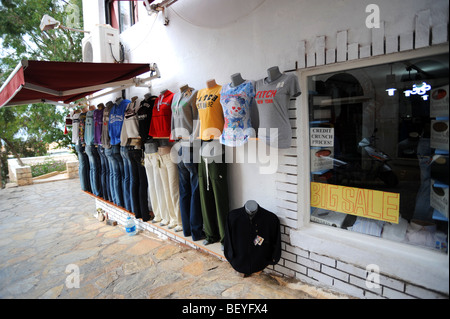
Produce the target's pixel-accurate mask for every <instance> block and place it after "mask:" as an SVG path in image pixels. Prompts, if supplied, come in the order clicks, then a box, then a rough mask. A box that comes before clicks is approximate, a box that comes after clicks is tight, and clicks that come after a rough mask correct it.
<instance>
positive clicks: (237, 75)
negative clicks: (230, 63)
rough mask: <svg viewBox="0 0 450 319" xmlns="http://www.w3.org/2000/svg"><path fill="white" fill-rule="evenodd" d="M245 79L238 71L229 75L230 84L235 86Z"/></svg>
mask: <svg viewBox="0 0 450 319" xmlns="http://www.w3.org/2000/svg"><path fill="white" fill-rule="evenodd" d="M244 82H245V80H244V79H243V78H242V76H241V74H240V73H235V74H233V75H232V76H231V86H233V87H237V86H239V85H241V84H242V83H244Z"/></svg>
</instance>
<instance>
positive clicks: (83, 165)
mask: <svg viewBox="0 0 450 319" xmlns="http://www.w3.org/2000/svg"><path fill="white" fill-rule="evenodd" d="M75 150H76V151H77V154H78V176H79V177H80V185H81V189H82V190H84V191H86V192H91V183H90V181H89V159H88V156H87V155H86V152H85V148H84V145H79V144H76V145H75Z"/></svg>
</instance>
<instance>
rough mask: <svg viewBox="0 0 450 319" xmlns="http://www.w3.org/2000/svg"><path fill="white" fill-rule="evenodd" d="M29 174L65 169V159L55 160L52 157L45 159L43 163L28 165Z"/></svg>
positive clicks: (41, 173) (34, 174)
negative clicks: (29, 168)
mask: <svg viewBox="0 0 450 319" xmlns="http://www.w3.org/2000/svg"><path fill="white" fill-rule="evenodd" d="M30 167H31V176H33V177H37V176H41V175H44V174H48V173H51V172H55V171H58V172H62V171H65V170H66V161H55V160H54V159H48V160H45V162H43V163H39V164H35V165H30Z"/></svg>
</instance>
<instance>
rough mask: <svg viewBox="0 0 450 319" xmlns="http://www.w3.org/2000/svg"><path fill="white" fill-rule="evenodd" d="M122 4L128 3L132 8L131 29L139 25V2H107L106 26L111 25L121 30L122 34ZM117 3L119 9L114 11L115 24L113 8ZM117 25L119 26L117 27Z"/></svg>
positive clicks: (117, 0) (108, 0) (116, 0)
mask: <svg viewBox="0 0 450 319" xmlns="http://www.w3.org/2000/svg"><path fill="white" fill-rule="evenodd" d="M120 2H127V3H128V4H129V6H130V21H131V24H130V27H131V26H133V25H134V24H136V23H137V20H138V19H137V4H138V3H137V1H136V0H134V1H120V0H105V22H106V24H109V25H111V26H112V27H113V28H116V29H118V30H119V32H120V33H122V32H123V31H125V30H123V25H122V18H121V15H120ZM115 3H117V8H116V10H114V14H115V15H114V19H115V22H114V23H113V17H112V16H111V15H112V13H113V10H111V7H112V6H114V5H115ZM116 24H117V25H116Z"/></svg>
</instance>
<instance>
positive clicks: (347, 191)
mask: <svg viewBox="0 0 450 319" xmlns="http://www.w3.org/2000/svg"><path fill="white" fill-rule="evenodd" d="M311 206H312V207H317V208H322V209H327V210H331V211H335V212H339V213H344V214H350V215H356V216H361V217H366V218H371V219H376V220H382V221H386V222H390V223H394V224H398V222H399V216H400V194H397V193H388V192H381V191H376V190H371V189H362V188H354V187H346V186H338V185H332V184H323V183H314V182H313V183H311Z"/></svg>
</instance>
